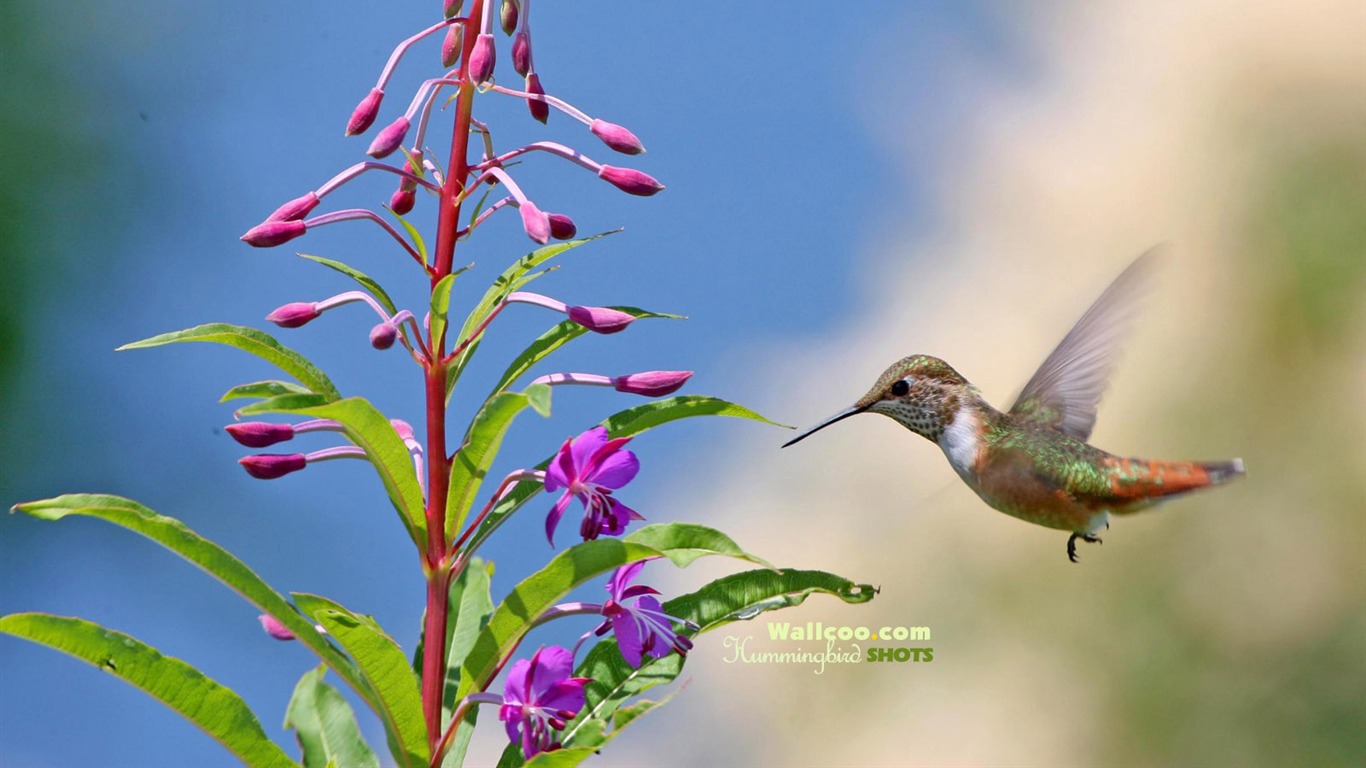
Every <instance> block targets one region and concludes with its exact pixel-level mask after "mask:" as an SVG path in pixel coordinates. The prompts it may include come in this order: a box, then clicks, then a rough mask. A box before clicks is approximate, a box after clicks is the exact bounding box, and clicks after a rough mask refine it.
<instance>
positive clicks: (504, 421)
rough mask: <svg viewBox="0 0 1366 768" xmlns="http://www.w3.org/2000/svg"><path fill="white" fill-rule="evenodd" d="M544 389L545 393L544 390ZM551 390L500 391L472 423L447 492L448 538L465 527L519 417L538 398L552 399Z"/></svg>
mask: <svg viewBox="0 0 1366 768" xmlns="http://www.w3.org/2000/svg"><path fill="white" fill-rule="evenodd" d="M540 390H544V391H540ZM549 396H550V387H548V386H546V385H544V384H534V385H532V386H530V387H527V391H526V392H499V393H498V394H496V395H494V396H492V397H490V398H489V399H488V400H487V401H485V403H484V406H483V407H482V408H480V409H479V413H478V414H476V415H475V417H474V421H473V422H471V424H470V429H469V433H468V434H467V435H466V436H465V442H464V444H463V445H461V446H460V449H459V450H457V451H456V452H455V456H454V458H453V459H452V460H451V474H450V484H449V486H448V490H447V493H446V538H447V539H451V538H454V536H455V535H456V534H457V533H459V532H460V529H461V528H462V527H464V525H465V518H466V517H467V516H468V515H469V511H470V507H471V506H473V504H474V500H475V498H476V497H477V496H478V494H479V487H480V485H482V484H483V482H484V476H485V475H487V474H488V471H489V467H490V466H491V465H492V464H493V460H494V458H495V457H496V456H497V455H498V448H499V447H500V446H501V445H502V443H503V436H504V435H506V434H507V431H508V427H510V426H512V420H513V419H515V418H516V417H517V414H519V413H521V412H522V411H524V410H526V408H527V406H529V405H532V404H533V402H534V398H538V397H544V398H546V399H547V400H548V398H549Z"/></svg>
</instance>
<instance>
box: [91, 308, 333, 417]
mask: <svg viewBox="0 0 1366 768" xmlns="http://www.w3.org/2000/svg"><path fill="white" fill-rule="evenodd" d="M181 341H211V342H214V343H217V344H226V345H228V346H230V347H236V348H238V349H240V350H242V351H244V352H250V353H251V354H253V355H256V356H257V357H259V358H261V359H262V360H265V361H266V362H268V363H271V364H272V365H274V366H276V367H277V368H279V369H280V370H282V371H284V372H285V373H287V374H289V375H290V376H293V377H294V378H295V379H298V381H299V383H300V384H303V385H304V386H305V387H308V389H309V390H310V391H313V392H316V393H318V394H320V395H323V396H324V397H326V398H327V399H328V400H337V399H339V398H340V397H341V393H340V392H338V391H337V388H336V387H335V386H333V385H332V382H331V380H329V379H328V378H327V376H326V375H325V374H324V373H323V372H322V371H321V370H320V369H319V368H318V367H317V366H315V365H314V364H313V363H310V362H309V361H308V360H307V359H306V358H305V357H304V356H303V355H301V354H299V353H298V352H295V351H294V350H292V349H290V348H289V347H286V346H285V345H283V344H281V343H280V342H278V341H276V340H275V338H274V337H272V336H271V335H270V334H268V333H265V332H263V331H258V330H256V329H255V328H248V327H246V326H244V325H231V324H229V323H208V324H207V325H197V326H195V327H194V328H186V329H185V330H183V331H172V332H170V333H163V334H160V335H158V336H153V337H151V338H149V339H143V340H142V341H134V342H132V343H129V344H124V345H123V346H121V347H119V348H118V350H117V351H120V352H122V351H123V350H127V349H147V348H150V347H159V346H162V345H163V344H175V343H177V342H181Z"/></svg>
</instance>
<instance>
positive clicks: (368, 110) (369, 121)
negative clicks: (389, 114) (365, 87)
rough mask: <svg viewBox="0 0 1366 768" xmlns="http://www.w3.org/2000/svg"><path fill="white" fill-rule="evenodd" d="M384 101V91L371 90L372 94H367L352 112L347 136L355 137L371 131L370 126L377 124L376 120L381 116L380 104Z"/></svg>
mask: <svg viewBox="0 0 1366 768" xmlns="http://www.w3.org/2000/svg"><path fill="white" fill-rule="evenodd" d="M383 100H384V89H383V88H371V89H370V93H368V94H366V96H365V98H363V99H361V100H360V103H359V104H357V105H356V108H355V109H354V110H353V111H352V112H351V119H350V120H349V121H347V123H346V135H347V136H355V135H357V134H360V133H365V132H366V131H367V130H369V129H370V126H372V125H374V124H375V118H376V117H378V116H379V104H380V102H381V101H383Z"/></svg>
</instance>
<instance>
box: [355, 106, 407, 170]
mask: <svg viewBox="0 0 1366 768" xmlns="http://www.w3.org/2000/svg"><path fill="white" fill-rule="evenodd" d="M412 125H413V124H412V122H411V121H410V120H408V118H406V117H400V118H399V119H397V120H395V121H394V122H392V123H390V124H389V125H388V126H386V127H385V128H384V130H382V131H380V132H379V134H378V135H377V136H375V140H374V141H372V142H370V148H369V149H367V150H365V154H367V155H369V156H371V157H373V158H375V159H377V160H378V159H380V158H385V157H388V156H389V155H392V154H393V153H394V150H396V149H398V148H399V147H400V146H402V145H403V140H404V139H405V138H407V136H408V129H409V128H411V127H412Z"/></svg>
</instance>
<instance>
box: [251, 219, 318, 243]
mask: <svg viewBox="0 0 1366 768" xmlns="http://www.w3.org/2000/svg"><path fill="white" fill-rule="evenodd" d="M306 231H308V225H307V224H305V223H304V222H302V221H297V220H291V221H267V222H263V223H261V224H257V225H256V226H254V227H252V228H251V229H248V230H247V233H246V234H245V235H242V238H241V240H242V242H244V243H246V244H247V245H250V246H252V247H253V248H273V247H275V246H277V245H281V244H283V243H287V242H289V241H290V240H293V239H294V238H296V237H301V236H302V235H303V234H304V232H306Z"/></svg>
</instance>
